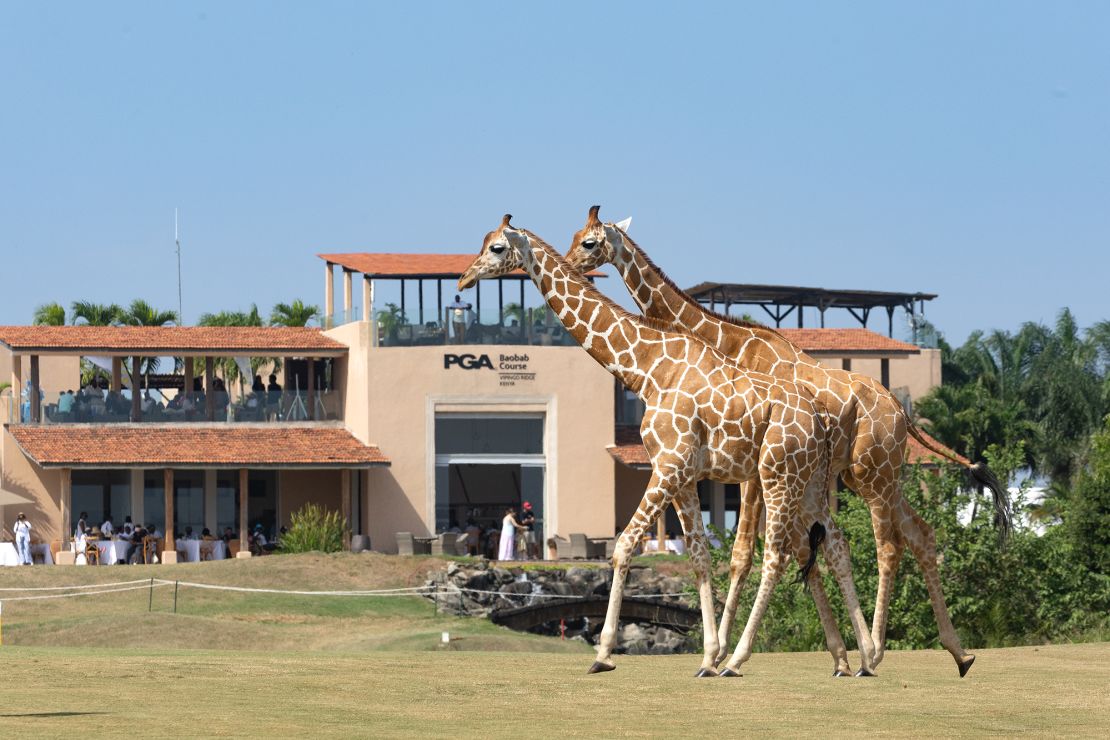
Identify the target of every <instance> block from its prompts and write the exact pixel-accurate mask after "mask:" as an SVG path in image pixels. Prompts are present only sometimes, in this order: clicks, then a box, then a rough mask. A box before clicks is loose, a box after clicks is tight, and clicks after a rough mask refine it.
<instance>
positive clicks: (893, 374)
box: [817, 349, 940, 400]
mask: <svg viewBox="0 0 1110 740" xmlns="http://www.w3.org/2000/svg"><path fill="white" fill-rule="evenodd" d="M846 358H847V359H850V360H851V361H852V372H855V373H860V374H862V375H868V376H870V377H872V378H875V379H876V380H882V360H881V359H880V358H878V357H874V356H859V355H846V354H820V355H818V356H817V360H818V361H819V362H820V363H821V364H822V365H823V366H824V367H833V368H837V369H839V368H841V367H842V366H843V362H844V360H845V359H846ZM938 385H940V350H939V349H922V350H921V352H920V353H919V354H913V355H906V356H903V357H892V358H891V359H890V387H891V388H892V389H897V388H905V389H907V390H908V391H909V393H910V398H911V399H914V400H916V399H918V398H921V397H922V396H924V395H925V394H926V393H928V392H929V391H930V390H932V389H933V388H935V387H936V386H938Z"/></svg>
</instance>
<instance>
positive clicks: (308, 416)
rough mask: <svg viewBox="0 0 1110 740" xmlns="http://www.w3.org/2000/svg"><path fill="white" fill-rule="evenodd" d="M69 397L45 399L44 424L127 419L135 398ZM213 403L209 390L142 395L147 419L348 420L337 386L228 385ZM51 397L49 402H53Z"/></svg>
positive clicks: (143, 417)
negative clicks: (254, 389) (241, 388)
mask: <svg viewBox="0 0 1110 740" xmlns="http://www.w3.org/2000/svg"><path fill="white" fill-rule="evenodd" d="M65 395H66V396H67V397H66V398H61V397H59V398H56V399H53V400H51V399H45V400H44V401H43V405H42V422H43V423H44V424H126V423H131V422H133V421H136V420H134V419H132V408H131V398H130V393H129V392H128V391H126V390H125V391H124V392H122V393H113V392H110V391H106V392H104V393H103V395H97V394H92V393H90V394H88V395H86V394H85V392H84V391H83V390H82V392H81V394H79V395H78V394H74V395H72V396H70V395H69V394H65ZM211 396H212V397H211V403H209V399H208V397H207V396H205V394H203V393H170V394H168V397H167V396H163V395H162V394H160V393H157V392H151V394H150V396H149V398H148V397H147V396H146V394H145V393H144V395H143V397H142V398H141V400H140V405H139V409H140V418H139V419H138V420H137V421H139V422H143V423H156V424H172V423H212V422H219V423H254V424H267V423H273V424H281V423H295V422H310V421H317V422H327V421H342V420H343V407H342V398H341V396H340V393H339V392H338V391H336V390H319V391H316V393H315V394H314V397H313V398H309V393H308V391H299V392H298V391H261V392H258V393H247V394H246V395H244V396H239V395H238V394H235V395H234V396H233V395H230V394H228V393H227V392H223V391H214V392H213V393H212V394H211ZM48 401H49V402H48Z"/></svg>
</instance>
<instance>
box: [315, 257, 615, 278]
mask: <svg viewBox="0 0 1110 740" xmlns="http://www.w3.org/2000/svg"><path fill="white" fill-rule="evenodd" d="M316 256H317V257H319V258H320V259H322V260H324V261H325V262H331V263H332V264H335V265H339V266H340V267H343V268H344V269H347V270H351V271H352V272H361V273H362V274H364V275H369V276H370V277H376V278H417V277H423V278H444V279H446V278H459V277H462V274H463V273H464V272H466V268H468V267H470V263H471V262H473V261H474V257H475V256H476V255H475V254H473V253H471V254H400V253H397V252H345V253H335V254H318V255H316ZM588 274H589V275H590V277H594V278H599V277H605V273H602V272H598V271H597V270H593V271H591V272H590V273H588ZM505 277H508V278H524V277H526V276H525V274H524V272H523V271H522V270H514V271H513V272H511V273H509V274H508V275H506V276H505Z"/></svg>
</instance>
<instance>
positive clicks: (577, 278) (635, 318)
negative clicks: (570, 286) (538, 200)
mask: <svg viewBox="0 0 1110 740" xmlns="http://www.w3.org/2000/svg"><path fill="white" fill-rule="evenodd" d="M513 228H514V229H516V230H517V231H519V232H520V233H522V234H526V235H527V236H528V238H529V239H531V240H532V241H533V242H535V243H536V244H538V245H540V246H542V247H544V248H546V249H547V250H548V251H549V252H551V255H552V257H553V258H554V259H555V262H556V264H558V265H559V266H560V267H562V268H563V270H564V271H565V272H566V273H567V277H568V279H569V280H570V281H571V282H573V283H575V284H577V285H578V286H580V287H582V288H585V289H586V290H588V291H591V292H593V293H597V294H598V295H599V296H600V298H601V299H602V300H604V301H605V302H606V303H608V304H610V305H611V306H612V307H613V310H614V311H615V312H616V314H617V315H618V316H619V317H621V318H622V319H626V320H628V321H632V322H635V323H638V324H641V325H643V326H646V327H648V328H649V329H654V330H655V331H659V332H666V333H668V334H681V335H682V336H684V337H686V338H688V339H692V340H694V341H696V342H697V343H698V344H703V345H705V346H706V347H708V348H709V349H711V350H713V351H714V352H717V351H718V350H717V349H716V348H715V347H713V346H712V345H710V344H709V343H708V342H706V341H705V340H704V339H702V338H701V337H699V336H698V335H697V334H694V333H693V332H692V331H690V330H689V329H687V328H686V327H685V326H681V325H679V324H672V323H670V322H669V321H663V320H662V319H657V318H654V317H651V316H644V315H642V314H637V313H632V312H631V311H629V310H627V309H626V308H625V307H624V306H622V305H620V304H619V303H617V302H615V301H613V300H612V299H610V298H609V297H608V296H606V295H604V294H603V293H602V292H601V291H600V290H598V289H597V287H596V286H595V285H594V284H593V283H591V282H590V281H589V280H587V279H586V278H585V277H584V276H583V275H582V273H581V272H579V271H578V270H577V269H575V268H574V267H572V266H571V264H570V263H569V262H567V260H566V258H565V257H563V255H562V254H560V253H559V250H558V249H555V248H554V247H553V246H551V245H550V244H548V243H547V242H545V241H544V240H543V239H541V238H540V237H539V236H537V235H536V234H535V232H533V231H529V230H528V229H521V228H518V227H515V226H514V227H513ZM722 356H723V355H722Z"/></svg>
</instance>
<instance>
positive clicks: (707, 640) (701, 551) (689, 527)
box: [674, 486, 718, 678]
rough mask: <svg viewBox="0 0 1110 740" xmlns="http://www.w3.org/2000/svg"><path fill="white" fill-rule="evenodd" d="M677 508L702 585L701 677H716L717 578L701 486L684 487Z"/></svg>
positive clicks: (691, 558)
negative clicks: (700, 491)
mask: <svg viewBox="0 0 1110 740" xmlns="http://www.w3.org/2000/svg"><path fill="white" fill-rule="evenodd" d="M674 503H675V508H676V509H678V520H679V522H680V523H681V524H682V530H683V532H684V533H685V535H686V549H687V552H689V553H690V561H691V563H692V564H693V566H694V575H695V578H696V579H697V585H698V599H699V601H700V602H701V620H702V640H703V649H704V652H703V655H702V661H701V668H700V669H699V670H698V673H697V676H698V678H708V677H711V676H716V675H717V671H716V670H714V668H715V667H716V658H717V648H718V643H717V624H716V622H717V620H716V615H715V614H714V612H713V580H712V574H711V573H710V570H711V563H710V558H709V542H708V538H707V537H706V536H705V523H704V522H702V519H701V503H700V501H699V500H698V492H697V489H696V488H695V487H693V486H689V487H687V488H684V489H683V490H682V492H681V494H679V496H678V497H676V498H675V502H674Z"/></svg>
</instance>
